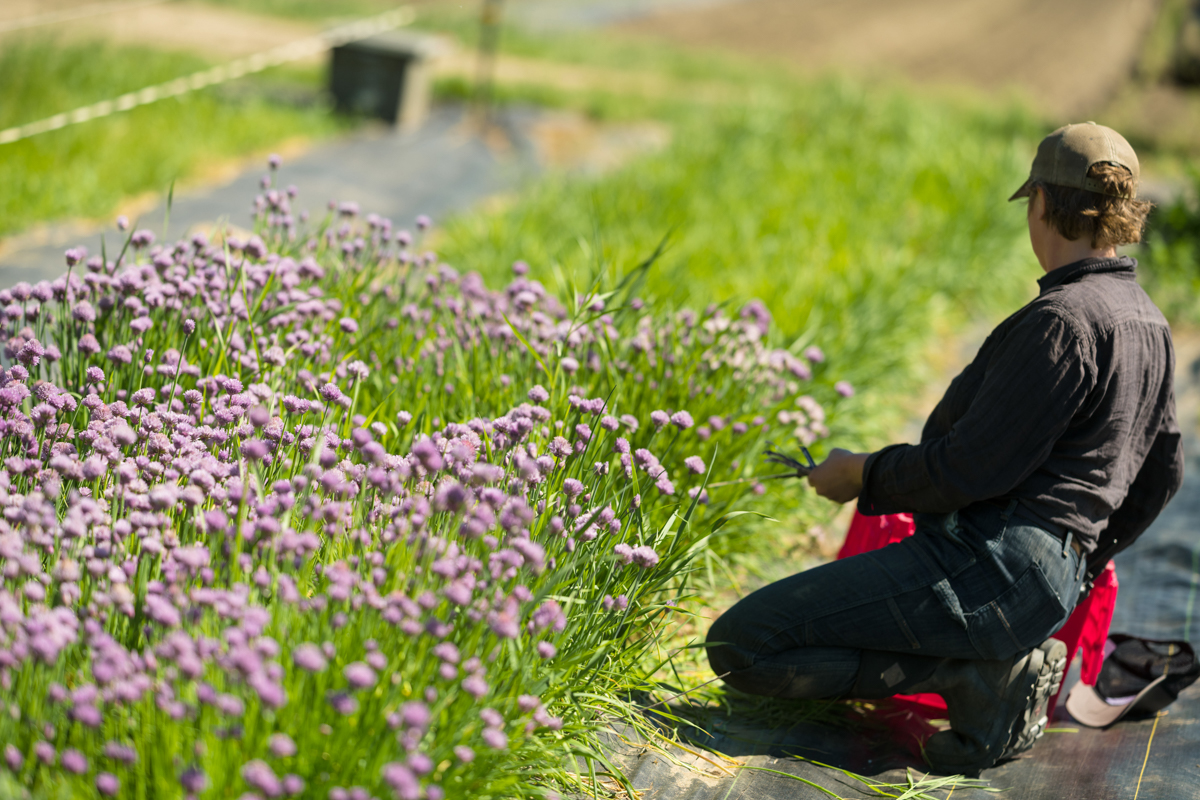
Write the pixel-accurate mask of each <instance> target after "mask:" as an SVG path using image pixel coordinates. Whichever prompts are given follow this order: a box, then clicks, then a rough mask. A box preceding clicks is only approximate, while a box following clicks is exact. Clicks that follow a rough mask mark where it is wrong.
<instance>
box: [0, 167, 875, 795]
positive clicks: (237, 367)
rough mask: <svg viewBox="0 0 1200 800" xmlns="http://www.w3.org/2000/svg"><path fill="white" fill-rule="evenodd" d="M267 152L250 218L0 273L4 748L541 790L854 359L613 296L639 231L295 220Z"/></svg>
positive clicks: (289, 784)
mask: <svg viewBox="0 0 1200 800" xmlns="http://www.w3.org/2000/svg"><path fill="white" fill-rule="evenodd" d="M275 166H277V161H273V163H272V167H273V168H274V167H275ZM271 180H272V178H271V177H268V178H265V179H264V192H263V194H262V195H260V196H259V197H258V198H257V201H256V234H255V235H254V236H252V237H248V238H243V239H239V238H238V237H235V236H226V237H223V238H220V239H218V240H213V241H209V240H208V239H207V238H206V237H204V236H202V235H198V236H196V237H194V238H193V239H192V240H190V241H181V242H176V243H173V244H167V245H165V246H164V245H157V244H155V243H154V241H153V239H154V237H153V235H152V234H151V233H150V232H148V231H137V232H134V233H132V234H131V235H130V236H129V239H128V240H127V242H126V249H125V250H123V251H122V253H121V254H120V257H118V258H117V259H115V262H114V261H113V260H109V259H106V258H105V255H104V254H102V255H101V256H93V257H91V258H88V257H87V254H86V253H84V252H82V251H79V250H72V251H68V253H67V263H68V265H69V267H70V269H69V270H68V273H67V274H66V275H65V276H64V277H62V278H59V279H58V280H56V281H54V282H53V283H44V284H39V285H37V286H28V285H18V286H16V287H13V288H12V289H10V290H6V291H3V292H0V302H2V303H3V306H4V309H3V319H4V335H5V338H6V339H7V344H6V346H5V356H6V363H7V364H8V366H7V368H6V369H5V370H4V372H3V376H2V378H0V382H2V385H0V434H2V438H0V448H2V450H0V460H2V462H3V470H0V508H2V509H3V519H2V520H0V566H2V568H3V583H2V584H0V700H2V701H3V704H4V706H5V707H7V712H6V713H5V714H3V715H0V742H4V743H5V746H4V753H3V758H4V763H5V764H6V765H7V769H8V770H9V771H10V772H11V773H12V774H13V775H14V776H15V779H16V780H17V781H19V782H20V783H22V784H25V785H29V786H32V787H33V788H34V789H35V791H43V792H45V793H47V794H52V793H54V792H55V791H58V790H59V789H63V790H65V791H68V792H71V793H78V794H88V793H91V792H93V791H99V792H100V793H101V794H102V795H109V796H127V797H135V796H136V797H146V796H149V797H172V796H184V795H188V796H196V797H201V796H203V797H238V796H242V795H243V794H244V793H250V794H251V795H253V796H257V797H280V796H311V797H321V798H324V797H329V798H333V800H337V799H338V798H367V797H372V796H373V797H386V796H394V797H398V798H404V799H405V800H409V799H415V798H430V800H436V798H439V797H472V798H481V797H512V796H529V795H534V796H536V795H549V794H553V793H554V792H555V791H556V790H560V789H562V788H563V787H564V786H569V785H570V784H571V782H572V780H573V778H572V773H573V772H574V771H575V770H576V769H577V766H576V760H575V756H577V755H580V754H582V755H585V756H587V757H589V758H594V757H597V756H598V754H597V753H596V752H595V751H594V750H592V749H591V744H590V743H591V741H592V739H591V736H590V735H591V733H592V732H593V731H594V730H595V728H596V726H597V725H598V724H600V720H601V717H602V715H603V714H604V713H605V712H606V711H608V710H610V709H611V708H612V707H613V703H614V702H615V701H616V699H617V698H619V697H620V696H621V695H622V693H624V692H627V691H628V690H630V689H632V688H634V687H637V686H639V685H642V684H643V683H644V680H645V676H646V675H647V674H649V673H650V672H651V671H652V670H653V666H654V665H653V664H650V663H649V662H650V661H651V659H650V657H649V656H650V655H652V652H653V648H654V645H655V643H656V641H657V640H658V638H659V637H660V636H661V635H662V631H663V630H664V626H666V625H668V624H669V621H668V620H666V619H665V618H664V612H665V611H666V610H667V609H669V608H671V603H672V601H673V600H674V599H675V598H677V597H679V596H681V595H683V594H685V593H686V592H687V587H686V583H687V578H688V570H689V564H690V561H691V559H693V558H694V557H695V556H696V554H697V553H699V552H701V551H702V550H703V548H704V547H706V546H707V542H708V537H709V536H710V535H711V531H712V530H713V529H714V528H716V527H718V526H720V525H721V524H722V523H723V522H725V521H727V520H729V519H730V518H731V516H730V515H731V512H736V511H737V510H739V509H741V508H742V505H743V504H745V503H746V502H747V498H748V497H749V498H753V497H754V491H748V490H750V489H753V490H757V491H761V484H757V483H755V482H754V480H753V478H751V479H750V480H747V477H748V476H753V475H755V474H756V473H758V472H760V465H759V464H758V460H759V459H758V457H759V455H760V454H761V451H762V450H763V448H764V445H765V443H766V442H767V441H768V440H769V439H770V438H772V437H774V438H775V439H776V440H778V441H780V442H783V441H785V440H786V441H788V442H790V443H791V444H792V445H795V444H796V443H797V442H798V441H799V442H803V443H812V442H813V441H816V440H817V439H819V438H821V437H823V436H824V435H826V434H827V429H826V428H825V411H824V407H825V406H827V405H836V403H838V402H840V401H841V398H842V397H845V396H849V395H850V394H852V393H853V389H852V388H851V387H850V386H849V385H848V384H844V382H843V383H839V384H837V385H836V387H835V383H834V379H833V376H832V375H830V374H828V373H827V369H826V365H825V364H824V363H823V362H824V356H823V354H822V353H821V352H820V350H819V349H818V348H815V347H809V348H808V349H807V350H806V351H805V352H804V353H793V352H790V351H788V350H785V349H778V348H775V347H772V346H771V344H770V342H771V341H772V335H773V332H772V329H771V320H770V315H769V314H768V313H767V311H766V309H765V307H764V306H763V305H762V304H761V303H757V302H751V303H749V304H747V305H746V306H745V307H743V308H742V309H741V310H740V311H739V312H738V313H737V314H736V315H731V314H728V313H726V312H725V311H724V310H723V309H721V308H716V307H714V308H710V309H708V310H707V311H705V312H704V313H703V314H698V313H694V312H691V311H688V310H682V311H678V312H673V311H670V310H668V309H666V308H661V307H658V306H656V305H655V304H654V303H650V304H646V303H644V302H643V301H642V300H640V299H639V298H638V297H637V288H638V286H639V285H640V282H641V278H642V277H643V276H644V273H645V271H646V270H647V269H648V268H649V265H648V264H647V265H642V266H641V267H638V268H637V269H634V270H632V271H631V272H630V273H629V274H628V275H627V276H626V278H625V279H624V280H623V281H622V282H621V283H620V284H619V285H617V286H615V287H611V288H610V289H606V290H604V291H600V287H598V286H593V287H591V288H590V289H588V290H586V291H580V292H577V293H576V294H575V295H574V296H572V297H568V298H556V297H553V296H551V295H549V294H548V293H547V292H546V291H545V289H544V288H543V287H542V285H541V284H540V283H538V282H537V281H535V280H532V279H530V278H529V276H528V275H527V271H528V268H527V267H526V265H524V264H522V263H517V264H515V265H514V266H513V270H514V273H515V276H514V278H513V280H512V281H511V283H509V284H508V285H507V286H506V287H504V288H503V289H501V290H498V291H494V290H489V289H488V288H487V287H486V286H485V285H484V284H483V281H482V280H481V279H480V278H479V276H478V275H477V274H475V273H466V274H460V273H459V272H457V271H456V270H455V269H453V268H451V267H450V266H448V265H446V264H443V263H440V262H439V260H438V258H437V257H436V256H435V255H434V254H432V253H424V252H421V250H420V248H419V247H418V245H419V241H420V237H421V230H423V229H424V228H426V227H427V226H428V220H424V219H419V220H418V226H417V227H418V232H417V235H416V236H415V237H414V236H413V235H410V234H409V233H408V232H405V231H401V230H397V229H395V228H394V227H393V226H392V225H391V223H390V222H388V221H387V220H381V219H378V218H376V217H374V216H373V215H371V216H367V217H366V218H365V219H363V218H361V217H360V216H359V214H358V210H357V208H356V207H355V206H354V205H353V204H349V203H347V204H343V205H341V206H340V207H338V208H336V209H331V211H330V213H329V215H328V216H327V217H326V219H325V220H324V221H323V222H322V223H320V224H319V225H314V226H309V225H308V224H307V223H306V222H305V221H304V215H302V214H294V213H293V211H292V209H291V204H292V203H293V202H294V196H295V192H294V190H291V189H289V190H286V191H281V190H278V189H274V188H271ZM464 266H469V265H464ZM710 484H712V486H711V487H710ZM716 484H720V486H717V485H716ZM0 772H2V770H0Z"/></svg>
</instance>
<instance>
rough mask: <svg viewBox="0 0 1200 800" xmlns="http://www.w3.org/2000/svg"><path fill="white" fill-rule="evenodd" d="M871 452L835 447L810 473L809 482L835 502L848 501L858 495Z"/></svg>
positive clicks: (823, 495)
mask: <svg viewBox="0 0 1200 800" xmlns="http://www.w3.org/2000/svg"><path fill="white" fill-rule="evenodd" d="M868 455H870V454H869V453H851V452H850V451H849V450H842V449H841V448H837V449H834V450H833V451H832V452H831V453H830V454H829V455H828V457H826V459H825V460H824V461H822V462H821V463H820V464H818V465H817V467H816V469H814V470H813V471H812V472H810V473H809V475H808V484H809V485H810V486H812V487H813V489H816V491H817V494H819V495H821V497H825V498H828V499H830V500H832V501H833V502H835V503H848V502H849V501H851V500H853V499H855V498H856V497H858V493H859V492H861V491H862V486H863V466H864V465H865V464H866V463H867V456H868Z"/></svg>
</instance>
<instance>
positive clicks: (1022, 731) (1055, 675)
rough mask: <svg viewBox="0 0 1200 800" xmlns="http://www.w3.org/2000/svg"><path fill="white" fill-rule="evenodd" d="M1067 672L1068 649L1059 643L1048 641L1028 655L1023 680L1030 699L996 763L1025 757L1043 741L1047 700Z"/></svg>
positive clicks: (1056, 691) (1058, 686)
mask: <svg viewBox="0 0 1200 800" xmlns="http://www.w3.org/2000/svg"><path fill="white" fill-rule="evenodd" d="M1066 670H1067V646H1066V645H1065V644H1063V643H1062V642H1060V641H1059V640H1058V639H1047V640H1046V641H1044V642H1042V644H1041V645H1039V646H1038V647H1036V648H1035V649H1034V650H1033V652H1032V653H1030V655H1029V665H1028V669H1027V671H1026V673H1025V680H1026V681H1027V682H1028V685H1029V698H1028V700H1027V701H1026V703H1025V710H1024V711H1023V712H1022V713H1021V714H1020V715H1019V716H1018V717H1017V720H1016V723H1015V724H1014V725H1013V730H1012V733H1011V735H1010V736H1009V740H1008V744H1007V745H1006V746H1005V748H1004V751H1003V752H1002V753H1001V754H1000V757H999V758H998V759H997V760H998V761H1004V760H1006V759H1009V758H1013V757H1014V756H1017V755H1020V754H1021V753H1024V752H1025V751H1026V750H1028V749H1029V748H1031V747H1033V743H1034V742H1036V741H1037V740H1038V739H1040V738H1042V734H1044V733H1045V732H1046V725H1047V723H1048V722H1049V719H1048V717H1047V711H1048V708H1049V705H1050V698H1052V697H1054V695H1055V694H1057V693H1058V690H1059V688H1060V687H1061V686H1062V682H1063V676H1064V674H1065V673H1066Z"/></svg>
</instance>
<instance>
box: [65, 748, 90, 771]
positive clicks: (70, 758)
mask: <svg viewBox="0 0 1200 800" xmlns="http://www.w3.org/2000/svg"><path fill="white" fill-rule="evenodd" d="M61 761H62V768H63V769H65V770H66V771H67V772H70V773H71V774H73V775H82V774H83V773H85V772H87V771H88V760H87V757H86V756H84V754H83V753H81V752H79V751H78V750H76V749H74V748H72V747H68V748H67V749H66V750H63V751H62V758H61Z"/></svg>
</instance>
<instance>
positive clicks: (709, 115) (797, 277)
mask: <svg viewBox="0 0 1200 800" xmlns="http://www.w3.org/2000/svg"><path fill="white" fill-rule="evenodd" d="M1036 135H1037V128H1036V126H1033V125H1031V124H1030V123H1029V122H1028V120H1027V119H1026V118H1024V117H1023V116H1021V115H1019V114H1016V115H1011V116H1005V115H1001V114H983V113H979V112H976V111H972V110H966V109H961V108H956V107H954V106H950V105H947V104H941V103H937V102H930V101H922V100H920V99H918V98H916V97H913V96H910V95H905V94H901V93H896V92H890V91H878V92H877V91H869V90H866V89H864V88H862V87H860V86H855V85H853V84H848V83H840V82H836V81H830V82H826V83H820V84H816V85H806V86H805V85H797V86H795V87H794V89H793V90H792V91H791V92H789V93H783V92H779V93H770V94H764V95H763V96H762V97H760V98H759V100H757V101H755V102H751V103H747V104H745V105H741V106H739V107H736V108H726V109H722V110H719V111H715V112H714V111H713V110H712V109H697V110H696V111H694V112H693V113H690V114H685V115H682V116H681V117H680V118H679V119H678V120H677V123H676V128H675V141H674V145H673V146H672V147H671V148H669V149H668V150H667V151H665V152H663V153H661V154H659V155H654V156H650V157H646V158H644V159H642V160H639V161H638V162H636V163H634V164H631V165H629V166H628V167H626V168H624V169H622V170H621V171H619V172H618V173H615V174H612V175H609V176H606V177H603V178H601V179H599V180H593V181H580V180H567V179H559V180H553V179H552V180H548V181H545V182H543V183H541V184H539V185H538V186H536V187H534V188H532V189H531V190H529V191H528V192H527V193H525V194H524V195H522V196H521V197H520V199H518V200H517V202H516V203H515V204H514V205H513V206H512V207H510V208H507V209H505V210H503V211H501V212H497V213H491V214H480V213H473V214H466V215H463V216H461V217H459V218H458V219H457V220H456V221H454V222H453V223H452V224H451V225H450V226H449V228H448V230H447V231H446V232H445V233H444V235H443V236H442V238H441V241H440V243H439V244H440V249H441V252H442V253H443V255H444V256H445V257H447V258H448V260H449V261H450V262H451V263H453V264H456V265H459V266H460V267H462V268H464V269H468V268H469V269H481V268H487V269H490V270H492V271H493V272H498V271H499V270H502V269H505V268H507V266H508V264H510V263H511V262H512V261H513V260H516V259H518V258H520V259H524V260H526V261H528V262H529V263H530V264H531V265H532V267H533V270H534V274H535V275H537V276H538V277H540V278H541V279H543V280H545V281H547V282H548V283H549V284H550V285H561V284H563V283H566V282H569V281H571V280H574V281H575V282H584V281H586V280H587V279H588V276H590V275H592V274H594V272H595V271H596V270H605V271H610V272H620V271H622V270H624V269H628V268H629V267H631V266H632V265H634V264H635V263H637V262H638V261H640V260H641V259H642V258H644V257H645V256H646V255H647V254H649V253H650V252H652V251H653V250H654V249H655V247H656V245H657V244H658V243H659V242H660V241H661V240H663V239H666V241H667V249H666V251H665V254H664V255H663V257H662V258H661V259H660V260H659V261H658V262H657V263H656V264H655V266H654V268H653V270H652V272H651V276H650V279H649V289H650V292H651V293H652V294H654V295H656V296H659V297H665V298H668V299H669V300H670V301H671V302H673V303H675V304H677V305H688V304H690V305H691V306H693V307H699V308H703V307H704V306H705V305H707V304H708V303H710V302H714V301H715V302H723V301H745V300H748V299H750V298H754V297H757V298H760V299H762V300H763V301H764V302H766V304H767V305H768V307H769V308H770V310H771V312H772V314H773V315H774V318H775V322H776V324H778V325H779V327H780V328H781V329H782V331H783V332H784V333H785V335H786V337H787V341H788V342H789V343H793V346H794V347H796V348H802V347H803V346H806V345H807V344H809V343H816V344H819V345H820V346H821V347H823V348H825V350H826V351H827V353H829V354H830V355H831V358H836V359H837V367H838V370H839V372H841V373H842V374H844V375H845V377H847V378H848V379H850V380H851V381H854V382H857V383H861V384H863V385H865V386H870V387H872V388H873V389H874V391H872V392H871V393H870V394H871V395H874V396H876V397H878V396H880V394H882V395H883V396H884V397H887V400H886V401H885V402H884V404H885V405H891V406H894V405H895V403H894V399H895V398H894V397H892V396H888V393H889V392H890V390H892V389H900V388H903V389H905V390H907V389H908V388H910V387H911V385H912V383H911V382H912V380H913V378H915V377H917V376H919V375H920V374H921V371H920V369H919V362H920V360H921V356H922V355H923V354H925V353H926V348H927V347H928V345H929V344H930V342H931V339H930V337H931V336H932V335H933V334H934V333H935V332H937V331H939V330H945V329H949V328H953V327H955V326H958V325H960V324H961V323H962V322H964V321H965V320H967V319H968V318H971V317H975V316H979V315H982V316H985V317H992V316H995V315H996V314H1000V313H1003V312H1004V311H1006V310H1008V309H1012V308H1015V307H1016V306H1017V305H1019V304H1020V303H1021V302H1023V300H1024V299H1025V298H1027V297H1028V296H1029V295H1030V294H1031V292H1032V291H1034V290H1035V289H1036V286H1035V284H1034V283H1033V281H1034V279H1035V278H1036V277H1037V275H1038V274H1039V272H1038V267H1037V264H1036V262H1035V261H1034V260H1033V257H1032V256H1031V255H1030V254H1029V253H1028V252H1027V250H1028V244H1027V242H1026V241H1025V236H1026V234H1025V220H1024V208H1023V206H1021V205H1020V204H1013V205H1009V204H1008V203H1006V202H1005V199H1006V197H1007V195H1008V194H1009V193H1011V187H1012V186H1015V185H1018V184H1019V182H1020V180H1021V177H1022V175H1023V171H1024V170H1025V169H1027V168H1026V167H1025V166H1024V162H1025V159H1026V158H1027V157H1028V156H1027V152H1030V151H1032V148H1033V142H1034V141H1035V139H1034V138H1033V137H1035V136H1036ZM872 402H873V401H871V400H868V401H867V404H870V403H872ZM873 416H874V414H873V413H867V412H866V410H865V409H864V415H863V418H862V419H860V420H859V421H858V423H856V427H857V425H858V424H862V423H866V422H867V421H868V420H870V419H872V418H873ZM891 421H894V419H893V420H891ZM868 427H872V426H868ZM859 432H860V433H861V430H860V431H859Z"/></svg>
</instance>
